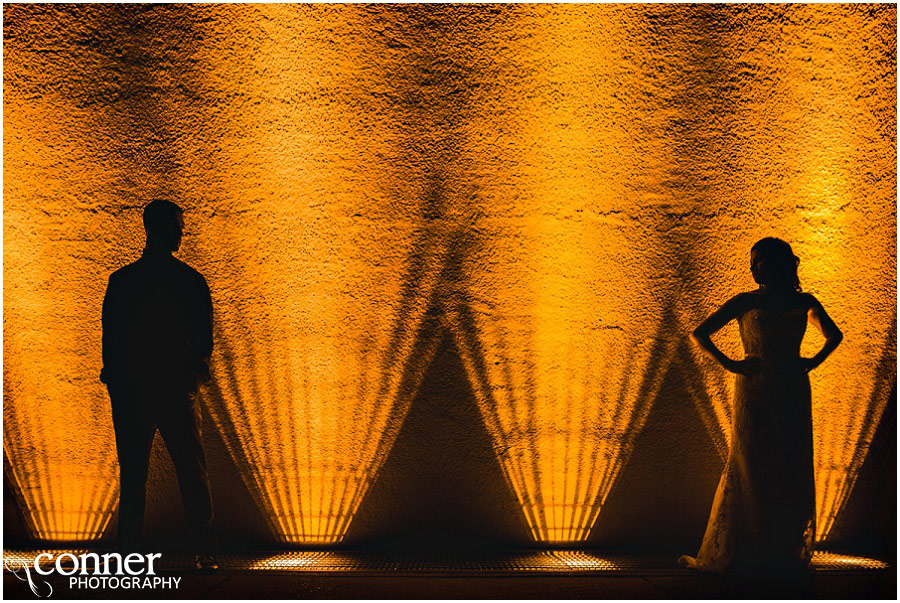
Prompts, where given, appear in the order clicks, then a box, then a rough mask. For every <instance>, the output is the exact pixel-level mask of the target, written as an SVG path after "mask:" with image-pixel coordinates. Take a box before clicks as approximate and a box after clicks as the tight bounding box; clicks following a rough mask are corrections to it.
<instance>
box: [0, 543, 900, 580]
mask: <svg viewBox="0 0 900 603" xmlns="http://www.w3.org/2000/svg"><path fill="white" fill-rule="evenodd" d="M87 552H96V553H98V554H100V555H102V554H104V553H108V552H110V551H108V550H107V551H103V550H95V551H89V550H87V549H78V550H75V549H66V550H63V549H41V550H33V551H4V552H3V558H4V566H5V567H6V569H7V570H8V569H9V567H10V565H12V566H15V565H18V564H21V563H27V564H29V565H31V564H33V563H34V559H35V557H36V556H37V555H38V554H40V553H51V554H52V559H55V558H56V556H57V555H59V554H61V553H71V554H73V555H76V556H78V555H81V554H82V553H87ZM218 561H219V567H220V569H221V571H224V572H253V571H306V572H329V573H330V572H334V573H348V574H459V575H489V574H504V575H509V574H534V573H543V574H548V573H563V574H584V573H609V572H612V573H637V574H645V573H657V572H666V573H669V572H675V573H685V572H691V571H692V570H684V569H678V568H676V567H675V559H673V558H672V557H671V556H665V557H662V556H637V555H621V554H608V553H604V552H601V551H564V550H557V551H522V552H509V553H477V552H474V553H472V552H469V553H384V552H361V551H357V552H353V551H271V552H257V553H244V554H239V555H238V554H224V555H220V556H219V557H218ZM50 563H52V561H49V562H48V561H47V559H46V558H44V559H42V563H41V565H42V566H47V565H49V564H50ZM157 567H158V568H159V569H160V570H162V571H169V572H179V571H192V570H193V560H192V557H191V556H189V555H184V554H164V555H163V556H162V558H161V559H159V561H158V562H157ZM889 567H890V566H889V564H887V563H885V562H883V561H879V560H877V559H870V558H867V557H856V556H850V555H841V554H837V553H828V552H817V553H815V554H814V555H813V568H814V569H815V570H816V571H873V570H884V569H887V568H889Z"/></svg>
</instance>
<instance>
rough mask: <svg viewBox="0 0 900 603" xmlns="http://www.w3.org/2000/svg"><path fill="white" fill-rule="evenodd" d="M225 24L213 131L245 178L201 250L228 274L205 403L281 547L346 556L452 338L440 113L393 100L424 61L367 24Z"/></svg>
mask: <svg viewBox="0 0 900 603" xmlns="http://www.w3.org/2000/svg"><path fill="white" fill-rule="evenodd" d="M214 14H215V17H216V18H215V21H214V23H213V24H212V25H213V28H214V30H215V28H216V27H219V26H221V27H222V28H223V32H227V35H226V33H223V34H222V40H223V41H222V43H221V44H216V43H213V44H211V45H210V46H209V47H208V48H207V49H206V52H207V53H208V55H207V56H205V57H204V59H205V60H206V61H208V62H209V64H210V65H211V66H212V72H211V75H210V77H208V78H206V80H205V88H203V89H202V97H203V98H204V102H206V103H208V106H207V107H202V108H201V109H200V110H201V111H202V112H206V111H207V110H209V111H210V112H215V111H216V110H217V109H218V111H219V113H218V114H215V115H214V118H213V120H212V122H211V123H210V125H209V127H210V128H211V129H212V130H214V131H215V132H216V135H217V138H218V144H219V145H221V147H220V148H221V151H220V152H219V153H218V154H217V156H216V160H217V161H218V162H221V163H222V164H223V165H225V166H228V168H227V169H224V170H221V171H220V173H219V175H218V176H217V179H218V181H217V182H216V183H215V187H216V189H218V191H220V193H219V194H221V199H222V200H221V201H220V202H219V203H218V205H217V207H216V208H215V209H214V211H210V213H209V214H208V215H207V216H205V218H206V220H205V224H204V225H203V227H202V228H203V233H204V236H203V237H201V238H199V239H198V243H197V245H198V246H201V245H202V246H206V245H209V247H208V249H206V250H204V251H203V253H202V254H199V256H198V257H200V256H207V255H209V256H212V255H215V254H221V253H222V252H221V251H220V249H227V251H226V252H225V253H227V254H228V261H227V263H222V264H218V265H214V266H210V278H211V279H212V281H213V282H216V283H218V286H217V287H216V288H214V291H213V296H214V302H215V304H216V308H217V316H218V319H217V323H216V324H217V341H218V342H219V344H218V347H217V350H216V352H215V353H214V362H213V364H214V370H213V372H214V377H215V387H214V388H213V390H212V391H211V395H210V396H208V398H207V400H208V402H209V405H210V407H211V409H212V415H213V417H214V419H215V421H216V423H217V427H218V428H219V429H220V430H221V431H222V433H223V434H225V437H226V442H227V445H228V448H229V450H230V452H231V454H232V456H233V458H234V460H235V462H236V465H237V466H238V467H239V468H240V470H241V473H242V475H243V476H244V478H245V480H246V483H247V485H248V487H249V490H250V492H251V493H253V494H254V496H255V497H256V499H257V501H258V503H259V504H260V505H261V506H262V507H263V509H264V511H265V515H266V516H267V518H268V520H269V523H270V526H271V528H272V531H273V533H274V534H275V535H276V536H277V537H278V538H279V539H280V540H282V541H283V542H286V543H291V544H300V545H323V544H333V543H336V542H339V541H340V540H341V538H342V537H343V536H344V534H345V533H346V531H347V528H348V526H349V523H350V521H351V519H352V517H353V515H354V513H355V512H356V509H357V507H358V506H359V504H360V501H361V500H362V497H363V496H364V494H365V493H366V491H367V489H368V487H369V485H370V484H371V483H372V480H373V479H374V477H375V475H376V474H377V471H378V468H379V467H380V465H381V463H382V462H383V461H384V459H385V457H386V455H387V452H388V451H389V450H390V447H391V444H392V442H393V439H394V437H395V436H396V433H397V431H398V430H399V427H400V425H401V423H402V421H403V418H404V417H405V414H406V410H407V408H408V406H409V403H410V402H411V400H412V397H413V395H414V393H415V390H416V387H417V385H418V381H419V379H420V378H421V375H422V371H423V370H424V369H425V367H426V366H427V364H428V362H429V361H430V358H431V354H432V352H433V350H434V345H435V343H436V342H438V341H439V339H440V337H439V336H435V335H434V334H433V333H432V332H431V331H430V328H431V326H433V325H434V318H435V315H434V313H435V312H436V308H437V301H436V299H435V297H434V292H435V288H436V284H437V278H438V275H439V273H440V271H441V270H442V269H443V264H442V261H443V260H442V259H441V258H442V257H443V249H444V239H443V232H444V225H443V222H442V220H441V219H440V212H441V207H440V203H441V196H442V193H441V190H440V186H441V185H440V182H438V181H436V180H435V179H433V178H429V177H427V176H425V175H423V172H424V165H425V164H426V163H427V162H428V161H430V158H429V157H428V155H427V154H428V136H427V123H426V124H425V125H424V126H423V122H426V120H427V118H428V116H427V115H426V111H427V106H426V107H425V108H423V107H420V106H418V105H416V104H413V103H410V104H399V105H394V104H393V103H392V99H391V97H390V96H388V95H383V94H380V93H379V91H380V90H382V89H384V88H385V87H386V86H388V85H389V84H388V80H389V79H390V80H391V82H393V84H394V85H396V86H397V87H398V88H401V89H402V88H403V86H404V85H410V86H413V85H414V83H407V82H405V78H410V79H411V80H413V82H414V81H415V78H417V77H418V74H417V72H416V69H417V66H416V63H415V62H410V61H409V60H408V59H409V57H405V58H404V57H395V58H385V57H383V56H381V54H382V53H381V51H382V50H383V49H384V48H383V46H384V44H386V42H384V41H381V42H379V44H381V46H370V45H369V38H368V37H367V36H365V35H362V34H361V33H360V32H365V31H369V30H371V29H373V28H374V24H373V23H372V22H370V21H369V19H376V20H377V15H375V16H372V15H369V14H368V11H366V10H363V9H356V8H350V9H348V8H338V7H297V6H260V7H252V8H251V7H239V8H233V9H225V10H216V11H214ZM236 40H241V45H240V46H237V45H235V41H236ZM336 40H339V41H340V43H339V44H336V43H335V41H336ZM228 99H237V100H236V101H234V102H232V103H231V104H228V102H227V101H228ZM418 138H421V139H422V140H418ZM413 143H415V144H418V145H419V146H420V147H422V148H423V149H424V150H422V151H421V153H417V152H411V151H410V149H411V148H413V147H412V145H413ZM211 196H212V195H211ZM249 199H253V202H252V211H249V212H248V211H243V210H244V209H245V208H246V204H247V201H248V200H249ZM237 208H241V209H237ZM426 215H427V216H428V217H427V218H426ZM213 245H215V247H213ZM217 248H218V249H217ZM429 312H431V314H429Z"/></svg>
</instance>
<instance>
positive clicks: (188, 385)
mask: <svg viewBox="0 0 900 603" xmlns="http://www.w3.org/2000/svg"><path fill="white" fill-rule="evenodd" d="M144 229H145V231H146V234H147V244H146V247H145V248H144V251H143V254H142V255H141V257H140V258H139V259H138V260H137V261H135V262H133V263H131V264H128V265H127V266H125V267H123V268H120V269H119V270H117V271H115V272H114V273H113V274H112V275H111V276H110V277H109V284H108V286H107V289H106V296H105V298H104V300H103V370H102V371H101V373H100V380H101V381H103V382H104V383H105V384H106V386H107V389H108V391H109V396H110V401H111V403H112V416H113V427H114V429H115V435H116V450H117V453H118V459H119V479H120V491H119V520H118V538H119V545H120V547H121V548H122V550H123V552H131V551H134V550H136V549H137V548H138V546H139V537H140V530H141V524H142V523H143V519H144V507H145V505H146V492H145V488H146V481H147V469H148V466H149V462H150V451H151V447H152V445H153V438H154V435H155V434H156V430H157V429H158V430H159V433H160V435H161V436H162V438H163V440H164V441H165V444H166V448H167V449H168V450H169V455H170V456H171V457H172V462H173V464H174V466H175V471H176V473H177V476H178V485H179V488H180V489H181V497H182V500H183V502H184V508H185V515H186V516H187V520H188V524H189V528H190V531H191V535H192V539H193V541H194V543H195V546H196V549H195V553H196V556H195V564H196V566H197V569H200V570H214V569H216V561H215V558H214V556H213V555H214V553H215V550H216V538H215V532H214V528H213V508H212V499H211V497H210V492H209V477H208V474H207V469H206V457H205V454H204V451H203V445H202V442H201V431H200V407H199V404H198V401H197V395H196V394H197V390H198V387H199V385H200V383H202V382H205V381H208V380H209V379H210V374H209V367H208V364H207V362H208V359H209V357H210V355H211V353H212V348H213V334H212V300H211V297H210V293H209V287H208V286H207V284H206V280H205V279H204V278H203V276H202V275H201V274H200V273H199V272H197V271H196V270H194V269H193V268H191V267H190V266H188V265H187V264H185V263H184V262H181V261H180V260H178V259H176V258H175V257H173V256H172V252H174V251H177V250H178V248H179V247H180V245H181V238H182V233H183V230H184V218H183V212H182V210H181V208H180V207H178V206H177V205H176V204H174V203H172V202H171V201H166V200H162V199H156V200H154V201H151V202H150V203H148V204H147V205H146V206H145V207H144Z"/></svg>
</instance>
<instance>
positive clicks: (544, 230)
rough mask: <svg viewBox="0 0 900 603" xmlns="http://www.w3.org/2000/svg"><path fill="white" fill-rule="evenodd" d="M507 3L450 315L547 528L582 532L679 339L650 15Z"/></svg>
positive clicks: (480, 104) (548, 539)
mask: <svg viewBox="0 0 900 603" xmlns="http://www.w3.org/2000/svg"><path fill="white" fill-rule="evenodd" d="M501 18H502V19H505V21H504V23H503V24H502V26H501V25H498V26H497V27H498V28H501V29H502V30H503V31H504V35H503V36H502V37H500V36H498V37H497V39H494V40H489V41H485V42H483V51H484V52H485V53H486V54H488V55H490V56H492V57H494V60H493V62H492V63H491V64H490V70H491V72H490V73H491V77H489V78H484V82H483V83H482V86H481V87H480V88H479V90H478V93H477V97H476V99H475V101H476V102H474V103H473V105H474V108H473V116H472V118H470V120H469V124H468V127H467V141H466V144H465V145H464V147H463V148H464V150H465V152H466V153H468V154H469V156H470V157H477V158H478V161H479V164H478V165H479V167H478V168H477V170H476V171H475V176H476V179H475V180H474V181H473V183H474V184H473V186H474V187H475V189H476V193H475V195H474V197H475V198H474V202H475V203H477V209H478V211H477V212H475V218H474V221H473V224H472V225H471V229H470V231H469V232H468V234H467V243H466V245H465V248H464V252H462V253H460V256H459V270H460V272H461V278H460V283H461V285H460V287H459V289H458V290H457V291H456V293H455V295H454V296H452V297H451V298H450V299H449V303H448V326H449V329H450V330H451V331H452V332H453V333H454V334H455V337H456V341H457V343H458V348H459V349H460V351H461V355H462V358H463V362H464V366H465V368H466V371H467V373H468V376H469V379H470V381H471V383H472V386H473V391H474V392H475V395H476V399H477V402H478V406H479V408H480V410H481V414H482V417H483V419H484V421H485V424H486V426H487V429H488V431H489V433H490V435H491V436H492V438H493V442H494V448H495V451H496V453H497V456H498V458H499V460H500V464H501V467H502V469H503V472H504V475H505V476H506V478H507V480H508V482H509V484H510V486H511V488H512V490H513V491H514V492H515V494H516V497H517V498H518V501H519V503H520V504H521V506H522V509H523V513H524V515H525V518H526V521H527V524H528V526H529V528H530V530H531V534H532V536H533V538H534V539H535V540H537V541H540V542H545V543H565V542H579V541H583V540H585V539H586V538H587V537H588V535H589V533H590V530H591V528H592V527H593V525H594V523H595V522H596V519H597V517H598V515H599V513H600V509H601V507H602V505H603V503H604V501H605V499H606V497H607V495H608V494H609V492H610V489H611V487H612V485H613V483H614V482H615V479H616V477H617V476H618V474H619V471H620V470H621V468H622V466H623V463H624V462H625V461H626V460H627V459H628V457H629V454H630V452H631V447H632V443H633V441H634V438H635V435H636V434H637V433H638V432H639V431H640V429H641V427H642V426H643V423H644V421H645V419H646V416H647V413H648V411H649V408H650V406H651V403H652V401H653V399H654V397H655V395H656V393H657V391H658V390H659V387H660V383H661V380H662V377H663V374H664V373H665V369H666V367H667V365H668V362H669V356H670V350H671V348H672V342H671V341H670V340H669V339H668V338H667V334H668V333H669V332H671V330H670V329H668V328H667V327H665V325H666V323H667V319H666V316H667V314H666V311H665V305H664V300H665V297H664V294H663V290H662V289H661V288H660V287H659V283H660V280H661V279H654V278H653V277H654V276H655V274H654V273H655V271H657V270H659V269H660V267H661V266H664V265H665V263H666V259H665V249H664V248H662V247H661V246H660V245H659V237H658V235H657V233H656V228H657V227H658V226H659V224H660V223H661V220H663V215H662V212H661V211H660V209H659V208H658V207H657V203H658V201H659V198H658V194H657V192H656V191H655V190H654V186H655V180H654V176H657V175H658V174H659V173H660V171H661V170H663V167H662V163H663V162H664V157H663V154H662V153H661V152H659V149H657V148H656V145H657V144H658V139H654V138H653V137H652V136H647V132H648V130H652V129H653V127H654V123H653V122H652V121H651V122H645V121H642V118H643V117H648V116H652V112H651V111H650V110H649V109H650V107H649V105H650V103H649V102H648V100H647V98H646V96H645V95H644V93H643V87H644V75H645V74H644V73H643V72H642V67H641V66H639V65H635V63H634V62H632V61H629V60H626V57H627V56H629V55H630V53H640V52H642V51H643V50H644V46H643V45H644V43H646V42H649V40H650V39H651V38H652V35H651V34H650V29H651V26H650V24H648V23H647V22H645V21H644V20H643V17H642V15H641V12H640V11H639V10H634V9H633V8H630V7H612V8H610V7H584V6H579V7H540V6H527V7H526V6H519V7H515V9H513V10H510V11H509V12H504V13H503V14H502V15H501ZM645 110H646V113H642V111H645ZM668 322H670V321H668Z"/></svg>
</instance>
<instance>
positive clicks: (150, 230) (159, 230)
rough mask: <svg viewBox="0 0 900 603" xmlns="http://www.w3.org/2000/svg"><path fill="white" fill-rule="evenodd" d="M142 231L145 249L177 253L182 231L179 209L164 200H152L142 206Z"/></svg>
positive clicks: (182, 225)
mask: <svg viewBox="0 0 900 603" xmlns="http://www.w3.org/2000/svg"><path fill="white" fill-rule="evenodd" d="M144 231H145V232H146V233H147V247H156V248H159V249H165V250H166V251H178V248H179V247H180V246H181V234H182V232H183V231H184V217H183V212H182V211H181V208H180V207H178V206H177V205H175V204H174V203H172V202H171V201H166V200H165V199H154V200H153V201H151V202H150V203H148V204H147V205H145V206H144Z"/></svg>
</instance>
